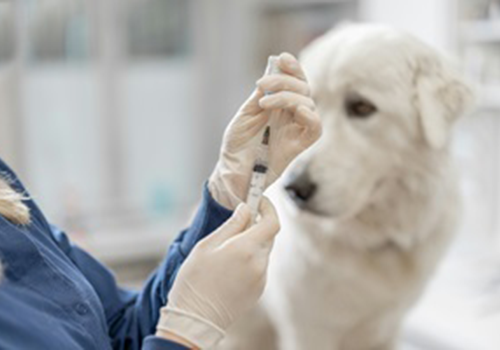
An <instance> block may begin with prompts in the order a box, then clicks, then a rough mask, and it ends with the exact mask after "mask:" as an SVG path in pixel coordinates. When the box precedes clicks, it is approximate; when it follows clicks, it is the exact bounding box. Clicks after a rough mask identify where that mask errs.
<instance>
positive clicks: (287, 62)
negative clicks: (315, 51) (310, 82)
mask: <svg viewBox="0 0 500 350" xmlns="http://www.w3.org/2000/svg"><path fill="white" fill-rule="evenodd" d="M279 57H280V58H279V62H278V67H279V69H280V70H281V72H282V73H285V74H290V75H293V76H294V77H296V78H299V79H300V80H303V81H307V78H306V75H305V73H304V71H303V70H302V67H301V66H300V63H299V61H298V60H297V59H296V58H295V56H293V55H292V54H289V53H288V52H283V53H282V54H281V55H280V56H279Z"/></svg>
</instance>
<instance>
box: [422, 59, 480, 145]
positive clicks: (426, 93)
mask: <svg viewBox="0 0 500 350" xmlns="http://www.w3.org/2000/svg"><path fill="white" fill-rule="evenodd" d="M415 82H416V94H417V109H418V113H419V114H420V122H421V126H422V130H423V134H424V137H425V140H426V141H427V143H428V144H429V146H431V147H432V148H434V149H442V148H444V147H445V146H446V145H447V143H448V139H449V135H450V132H451V128H452V126H453V124H454V122H455V121H456V120H457V119H458V118H459V117H460V116H461V115H462V114H464V113H465V112H466V111H468V110H469V109H470V108H471V107H472V104H473V101H474V94H473V92H472V89H471V87H470V86H469V85H468V84H467V83H465V82H464V81H463V80H462V79H461V78H460V77H459V75H458V74H457V73H456V72H454V71H453V70H452V69H451V68H450V67H449V66H448V65H447V64H446V62H445V61H444V60H436V58H435V57H426V58H424V59H422V60H420V62H418V64H417V67H416V76H415Z"/></svg>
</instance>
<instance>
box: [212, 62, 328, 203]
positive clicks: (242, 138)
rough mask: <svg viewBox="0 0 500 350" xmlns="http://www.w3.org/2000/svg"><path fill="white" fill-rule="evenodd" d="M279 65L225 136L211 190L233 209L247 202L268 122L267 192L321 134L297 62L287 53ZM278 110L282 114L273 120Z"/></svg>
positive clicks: (245, 105) (307, 88) (213, 174)
mask: <svg viewBox="0 0 500 350" xmlns="http://www.w3.org/2000/svg"><path fill="white" fill-rule="evenodd" d="M278 67H279V69H280V71H281V73H282V74H274V75H267V76H264V77H263V78H261V79H260V80H259V81H258V82H257V89H256V90H255V91H254V92H253V94H252V95H251V96H250V98H249V99H248V100H247V101H246V102H245V103H244V104H243V106H242V107H241V108H240V109H239V111H238V112H237V113H236V116H235V117H234V118H233V120H232V121H231V122H230V124H229V126H228V127H227V129H226V131H225V133H224V138H223V142H222V149H221V153H220V158H219V161H218V163H217V165H216V167H215V169H214V171H213V173H212V175H211V177H210V181H209V184H208V186H209V189H210V192H211V194H212V196H213V197H214V198H215V200H216V201H217V202H219V203H220V204H221V205H223V206H225V207H227V208H229V209H234V208H235V207H236V206H237V205H238V204H239V203H241V202H244V201H245V200H246V196H247V192H248V188H249V184H250V180H251V176H252V168H253V165H254V162H255V158H256V150H257V146H258V144H259V142H261V139H262V134H263V128H264V127H265V126H266V124H267V123H268V121H269V125H270V126H271V138H270V143H269V164H268V168H269V170H268V173H267V178H266V182H267V183H266V188H267V187H268V186H269V185H271V184H272V183H273V182H274V181H276V179H277V178H278V177H279V176H280V175H281V174H282V173H283V171H284V170H285V168H286V167H287V166H288V164H289V163H290V162H291V161H292V160H293V159H294V158H295V157H296V156H297V155H298V154H299V153H301V152H302V151H304V150H306V149H307V148H308V147H309V146H311V145H312V144H313V143H314V142H315V141H316V140H317V139H318V138H319V136H320V135H321V122H320V118H319V116H318V114H317V113H316V112H315V104H314V101H313V100H312V98H311V97H310V88H309V85H308V83H307V81H306V77H305V75H304V72H303V71H302V68H301V67H300V64H299V62H298V61H297V59H296V58H295V57H293V56H292V55H290V54H288V53H283V54H281V55H280V56H279V64H278ZM264 92H270V93H272V94H269V95H265V94H264ZM274 109H281V110H282V112H281V114H280V115H279V117H277V118H273V120H269V114H270V112H271V111H272V110H274Z"/></svg>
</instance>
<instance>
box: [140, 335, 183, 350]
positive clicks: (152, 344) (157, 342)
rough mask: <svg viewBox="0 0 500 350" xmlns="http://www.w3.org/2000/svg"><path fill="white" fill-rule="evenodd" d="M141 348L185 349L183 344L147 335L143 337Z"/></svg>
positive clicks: (157, 349) (150, 349) (154, 349)
mask: <svg viewBox="0 0 500 350" xmlns="http://www.w3.org/2000/svg"><path fill="white" fill-rule="evenodd" d="M143 349H147V350H186V349H188V348H186V347H185V346H182V345H179V344H176V343H172V342H171V341H168V340H165V339H162V338H158V337H153V336H149V337H147V338H146V339H144V345H143Z"/></svg>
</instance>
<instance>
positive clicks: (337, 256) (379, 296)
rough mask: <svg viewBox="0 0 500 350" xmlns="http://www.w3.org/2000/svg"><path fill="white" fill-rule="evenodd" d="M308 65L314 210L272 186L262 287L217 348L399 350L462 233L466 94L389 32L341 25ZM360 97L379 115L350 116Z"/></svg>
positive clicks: (436, 64) (311, 52) (440, 63)
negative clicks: (458, 139) (458, 157)
mask: <svg viewBox="0 0 500 350" xmlns="http://www.w3.org/2000/svg"><path fill="white" fill-rule="evenodd" d="M301 61H302V63H303V66H304V69H305V71H306V74H307V76H308V79H309V81H310V83H311V86H312V91H313V96H314V98H315V101H316V103H317V106H318V109H319V112H320V115H321V116H322V119H323V128H324V131H323V136H322V138H321V140H320V141H319V142H318V143H317V144H316V145H315V146H314V147H313V148H312V149H310V150H309V151H307V152H306V153H305V154H304V155H302V156H301V157H300V158H299V159H298V160H297V161H296V162H295V163H294V164H293V166H292V167H291V169H290V171H291V172H293V171H307V172H308V173H309V175H310V177H311V180H312V181H313V182H314V183H316V184H317V186H318V190H317V194H316V195H315V196H314V197H313V199H312V200H311V203H309V206H310V209H311V210H312V212H310V211H304V210H302V211H301V210H298V209H296V208H295V207H294V206H293V205H292V204H291V202H290V201H287V200H286V199H285V198H284V196H283V191H282V190H281V188H279V186H280V185H279V184H278V187H276V188H275V189H274V192H276V193H275V194H274V195H273V198H274V199H275V202H276V204H277V207H278V210H279V214H280V217H281V221H282V232H281V234H280V235H279V237H278V239H277V241H276V244H275V249H274V251H273V255H272V259H271V266H270V270H269V275H268V281H269V282H268V287H267V289H266V293H265V295H264V297H263V301H262V303H261V305H260V306H259V308H257V309H256V310H254V311H253V313H252V315H251V316H248V317H247V318H246V319H245V320H242V321H241V322H240V323H239V324H238V325H236V326H235V328H234V329H233V331H232V332H231V333H232V334H230V336H229V337H228V339H227V340H226V343H225V345H224V344H222V345H221V348H225V349H231V350H237V349H253V350H255V349H259V350H268V349H269V350H270V349H282V350H312V349H329V350H376V349H384V350H386V349H393V348H395V344H396V343H397V338H398V332H399V329H400V326H401V323H402V319H403V316H404V315H405V313H406V312H407V311H408V309H409V308H410V307H411V306H412V305H413V304H414V303H415V301H416V300H417V298H418V297H419V295H420V294H421V292H422V290H423V288H424V286H425V284H426V282H427V280H428V279H429V277H430V276H431V274H432V272H433V270H434V269H435V267H436V265H437V262H438V260H439V258H440V257H441V256H442V254H443V251H444V250H445V248H446V246H447V245H448V243H449V241H450V238H451V237H452V236H453V233H454V231H455V226H456V221H457V218H458V215H459V209H460V208H459V207H460V205H459V202H460V200H459V196H458V191H457V182H456V179H455V171H454V169H453V165H452V161H451V159H450V154H449V147H448V144H449V134H450V131H451V126H452V124H453V123H454V121H455V120H456V119H457V118H458V117H459V116H460V115H461V114H462V113H463V112H464V110H465V109H466V108H467V106H468V105H469V104H470V102H471V99H472V93H471V91H470V89H469V88H468V87H467V85H466V84H465V83H464V82H462V80H461V79H460V78H459V76H458V75H457V74H456V73H455V72H454V71H452V70H451V69H450V67H449V65H448V63H447V62H446V61H445V60H444V59H443V58H442V57H441V56H440V55H439V54H438V53H437V52H436V51H434V50H433V49H431V48H429V47H428V46H427V45H425V44H423V43H422V42H420V41H419V40H417V39H416V38H414V37H412V36H411V35H409V34H406V33H403V32H400V31H398V30H395V29H392V28H388V27H384V26H378V25H368V24H365V25H348V26H346V27H343V28H341V29H336V30H333V31H331V32H329V33H327V34H326V35H324V36H323V37H321V38H319V39H317V40H316V41H315V42H313V43H312V44H311V45H310V46H309V47H307V48H306V49H305V51H304V52H303V54H302V57H301ZM352 93H356V94H360V95H362V96H363V97H364V98H366V99H368V100H369V101H371V102H372V103H373V104H374V105H375V106H376V107H377V112H376V113H375V114H374V115H373V116H371V117H369V118H366V119H353V118H349V117H348V115H347V113H346V111H345V107H344V103H345V98H346V95H347V94H352ZM281 187H282V186H281Z"/></svg>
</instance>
